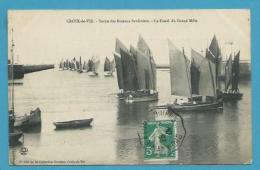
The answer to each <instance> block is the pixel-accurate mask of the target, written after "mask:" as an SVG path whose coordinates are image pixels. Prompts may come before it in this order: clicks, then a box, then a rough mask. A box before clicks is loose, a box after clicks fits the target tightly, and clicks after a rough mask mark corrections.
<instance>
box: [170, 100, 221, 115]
mask: <svg viewBox="0 0 260 170" xmlns="http://www.w3.org/2000/svg"><path fill="white" fill-rule="evenodd" d="M167 107H169V108H170V109H172V110H174V111H176V112H178V111H207V110H219V109H223V102H222V101H218V102H213V103H209V102H203V103H197V104H183V105H180V104H168V105H167Z"/></svg>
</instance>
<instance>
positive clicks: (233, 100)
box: [7, 9, 252, 165]
mask: <svg viewBox="0 0 260 170" xmlns="http://www.w3.org/2000/svg"><path fill="white" fill-rule="evenodd" d="M250 22H251V21H250V10H247V9H210V10H205V9H196V10H8V28H7V29H8V114H9V115H8V117H9V133H8V134H9V165H139V164H177V165H178V164H252V124H251V107H252V102H251V44H250V42H251V33H250V29H251V28H250V25H251V24H250Z"/></svg>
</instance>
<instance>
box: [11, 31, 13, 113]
mask: <svg viewBox="0 0 260 170" xmlns="http://www.w3.org/2000/svg"><path fill="white" fill-rule="evenodd" d="M11 33H12V41H11V43H12V44H11V78H12V87H11V88H12V89H11V96H12V100H11V102H12V108H11V110H12V114H13V115H14V40H13V28H12V29H11Z"/></svg>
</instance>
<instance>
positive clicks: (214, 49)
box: [208, 35, 222, 89]
mask: <svg viewBox="0 0 260 170" xmlns="http://www.w3.org/2000/svg"><path fill="white" fill-rule="evenodd" d="M208 51H209V53H210V55H211V56H212V58H211V61H212V62H213V63H215V67H214V69H215V71H214V72H215V73H216V77H215V79H216V80H215V84H216V86H215V87H216V89H220V82H219V80H218V77H219V75H220V74H221V73H220V71H221V68H220V67H221V63H222V58H221V51H220V47H219V45H218V41H217V38H216V36H215V35H214V37H213V39H212V41H211V43H210V45H209V48H208ZM212 68H213V67H212Z"/></svg>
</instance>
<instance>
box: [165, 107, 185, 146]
mask: <svg viewBox="0 0 260 170" xmlns="http://www.w3.org/2000/svg"><path fill="white" fill-rule="evenodd" d="M167 109H168V110H169V111H171V112H172V113H173V114H175V115H176V116H178V117H179V118H180V119H181V124H182V128H183V130H184V135H183V138H182V140H181V142H180V144H179V147H180V146H182V143H183V141H184V139H185V137H186V133H187V130H186V128H185V125H184V119H183V117H182V116H181V115H180V114H179V113H177V112H175V111H174V110H173V109H172V108H171V107H167Z"/></svg>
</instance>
